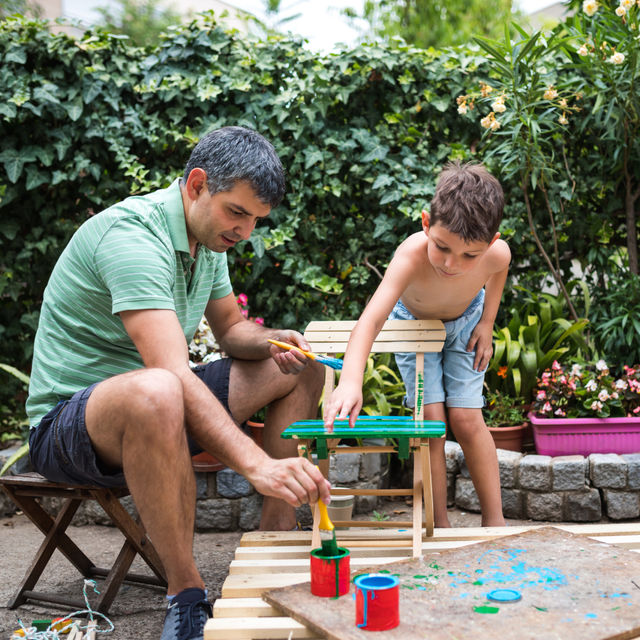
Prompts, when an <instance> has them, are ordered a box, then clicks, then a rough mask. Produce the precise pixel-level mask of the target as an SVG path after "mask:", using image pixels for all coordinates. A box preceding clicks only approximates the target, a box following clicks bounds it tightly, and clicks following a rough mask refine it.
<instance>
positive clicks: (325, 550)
mask: <svg viewBox="0 0 640 640" xmlns="http://www.w3.org/2000/svg"><path fill="white" fill-rule="evenodd" d="M318 509H320V527H319V529H320V542H321V544H322V555H323V556H327V557H330V556H331V557H332V556H337V555H338V553H339V551H338V543H337V542H336V530H335V527H334V526H333V522H331V519H330V518H329V514H328V513H327V505H325V503H324V502H322V500H321V499H320V498H318Z"/></svg>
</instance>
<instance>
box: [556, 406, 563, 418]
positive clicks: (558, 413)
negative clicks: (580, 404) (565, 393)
mask: <svg viewBox="0 0 640 640" xmlns="http://www.w3.org/2000/svg"><path fill="white" fill-rule="evenodd" d="M555 414H556V415H557V416H560V417H563V416H564V415H565V412H564V411H563V410H562V407H558V408H557V409H556V411H555Z"/></svg>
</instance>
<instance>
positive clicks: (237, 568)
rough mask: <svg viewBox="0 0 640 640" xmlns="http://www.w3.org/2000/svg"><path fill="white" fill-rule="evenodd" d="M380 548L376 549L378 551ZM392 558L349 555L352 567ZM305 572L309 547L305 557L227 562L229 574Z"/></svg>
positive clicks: (369, 564)
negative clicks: (275, 560)
mask: <svg viewBox="0 0 640 640" xmlns="http://www.w3.org/2000/svg"><path fill="white" fill-rule="evenodd" d="M379 551H380V549H378V552H379ZM395 560H397V558H395ZM393 561H394V558H389V557H388V556H386V555H384V556H381V557H377V558H376V557H371V556H367V557H362V556H361V557H351V558H350V559H349V563H350V566H351V568H352V569H354V568H358V567H369V566H374V565H375V566H378V565H384V564H388V563H389V562H393ZM283 572H286V573H306V574H307V578H306V579H307V580H309V579H310V578H309V575H308V574H309V549H307V553H306V557H302V558H278V561H277V562H274V561H273V559H272V558H266V559H263V560H258V559H255V558H254V559H251V560H238V559H236V560H232V561H231V563H230V564H229V575H230V576H240V575H257V574H259V573H260V574H269V573H283Z"/></svg>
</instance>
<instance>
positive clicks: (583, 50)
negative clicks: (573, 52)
mask: <svg viewBox="0 0 640 640" xmlns="http://www.w3.org/2000/svg"><path fill="white" fill-rule="evenodd" d="M578 55H579V56H586V55H589V49H587V45H586V44H583V45H582V46H581V47H580V48H579V49H578Z"/></svg>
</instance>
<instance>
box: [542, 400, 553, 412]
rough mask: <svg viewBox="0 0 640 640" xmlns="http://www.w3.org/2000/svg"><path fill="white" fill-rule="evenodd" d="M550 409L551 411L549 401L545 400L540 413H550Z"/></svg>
mask: <svg viewBox="0 0 640 640" xmlns="http://www.w3.org/2000/svg"><path fill="white" fill-rule="evenodd" d="M551 411H553V407H552V406H551V404H550V403H549V402H545V403H544V405H542V413H551Z"/></svg>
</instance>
